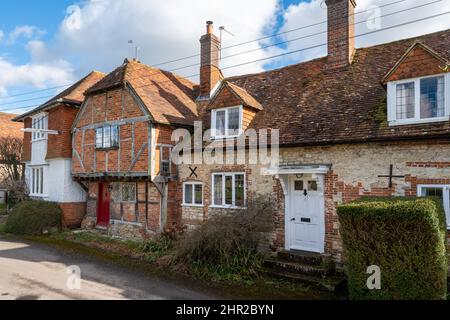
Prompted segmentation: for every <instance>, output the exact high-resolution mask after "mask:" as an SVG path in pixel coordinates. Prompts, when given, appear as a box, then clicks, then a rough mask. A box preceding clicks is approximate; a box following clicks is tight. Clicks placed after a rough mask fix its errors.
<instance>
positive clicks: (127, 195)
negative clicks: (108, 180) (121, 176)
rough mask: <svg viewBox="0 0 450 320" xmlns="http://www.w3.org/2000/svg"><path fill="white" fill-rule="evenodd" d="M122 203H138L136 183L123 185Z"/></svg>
mask: <svg viewBox="0 0 450 320" xmlns="http://www.w3.org/2000/svg"><path fill="white" fill-rule="evenodd" d="M120 201H121V202H133V203H135V202H136V183H134V182H130V183H122V184H121V186H120Z"/></svg>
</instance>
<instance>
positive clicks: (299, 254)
mask: <svg viewBox="0 0 450 320" xmlns="http://www.w3.org/2000/svg"><path fill="white" fill-rule="evenodd" d="M278 259H279V260H282V261H286V262H298V263H301V264H307V265H316V266H320V265H323V264H324V263H327V262H328V261H327V258H325V257H323V256H322V255H320V254H318V253H311V252H304V251H280V252H278Z"/></svg>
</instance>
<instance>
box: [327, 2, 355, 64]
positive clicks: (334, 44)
mask: <svg viewBox="0 0 450 320" xmlns="http://www.w3.org/2000/svg"><path fill="white" fill-rule="evenodd" d="M325 3H326V4H327V7H328V69H338V68H344V67H346V66H348V65H350V64H351V63H352V60H353V55H354V54H355V38H354V37H355V7H356V0H326V1H325Z"/></svg>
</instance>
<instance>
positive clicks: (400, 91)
mask: <svg viewBox="0 0 450 320" xmlns="http://www.w3.org/2000/svg"><path fill="white" fill-rule="evenodd" d="M414 101H415V96H414V82H408V83H402V84H398V85H397V119H410V118H414Z"/></svg>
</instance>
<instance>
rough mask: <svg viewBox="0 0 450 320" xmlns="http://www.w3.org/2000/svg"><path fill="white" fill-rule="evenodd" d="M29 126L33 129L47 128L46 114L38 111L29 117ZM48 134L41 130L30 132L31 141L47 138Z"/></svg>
mask: <svg viewBox="0 0 450 320" xmlns="http://www.w3.org/2000/svg"><path fill="white" fill-rule="evenodd" d="M31 128H32V129H34V130H48V115H47V114H46V113H40V114H38V115H36V116H34V117H32V118H31ZM47 138H48V135H47V134H46V133H43V132H35V131H33V132H32V133H31V142H37V141H42V140H47Z"/></svg>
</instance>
